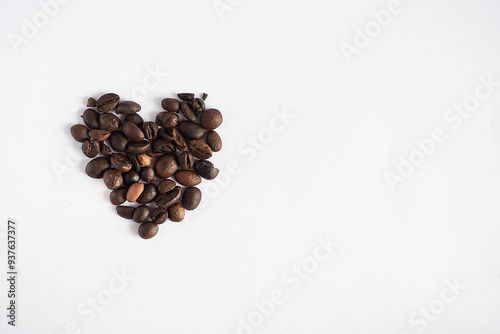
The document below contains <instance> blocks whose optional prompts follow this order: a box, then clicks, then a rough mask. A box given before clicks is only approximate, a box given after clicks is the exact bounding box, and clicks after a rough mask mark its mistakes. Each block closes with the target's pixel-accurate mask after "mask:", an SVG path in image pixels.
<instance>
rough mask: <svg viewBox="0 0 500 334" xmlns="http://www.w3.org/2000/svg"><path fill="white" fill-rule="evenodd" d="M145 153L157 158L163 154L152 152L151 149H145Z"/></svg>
mask: <svg viewBox="0 0 500 334" xmlns="http://www.w3.org/2000/svg"><path fill="white" fill-rule="evenodd" d="M146 154H147V155H148V156H149V157H151V158H158V157H161V156H162V155H163V153H162V152H153V151H147V152H146Z"/></svg>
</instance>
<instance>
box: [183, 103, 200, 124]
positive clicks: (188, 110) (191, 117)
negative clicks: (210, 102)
mask: <svg viewBox="0 0 500 334" xmlns="http://www.w3.org/2000/svg"><path fill="white" fill-rule="evenodd" d="M181 111H182V114H183V115H184V117H186V118H187V119H188V120H190V121H191V122H196V121H197V120H198V116H196V114H195V113H194V112H193V110H191V106H190V105H189V103H187V102H182V103H181Z"/></svg>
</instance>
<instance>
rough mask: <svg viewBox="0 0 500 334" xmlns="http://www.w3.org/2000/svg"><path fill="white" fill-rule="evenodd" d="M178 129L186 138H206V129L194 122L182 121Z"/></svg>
mask: <svg viewBox="0 0 500 334" xmlns="http://www.w3.org/2000/svg"><path fill="white" fill-rule="evenodd" d="M177 128H178V129H179V132H180V133H181V134H182V135H183V136H184V138H188V139H201V138H203V136H205V129H203V128H202V127H201V126H200V125H199V124H197V123H194V122H189V121H182V122H180V123H179V125H178V127H177Z"/></svg>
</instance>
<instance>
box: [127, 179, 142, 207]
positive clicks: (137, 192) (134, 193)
mask: <svg viewBox="0 0 500 334" xmlns="http://www.w3.org/2000/svg"><path fill="white" fill-rule="evenodd" d="M143 192H144V183H140V182H136V183H134V184H132V185H131V186H130V188H128V190H127V194H126V196H125V198H126V200H127V201H129V202H130V203H132V202H135V201H137V199H138V198H139V196H141V195H142V193H143Z"/></svg>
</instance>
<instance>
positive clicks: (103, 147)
mask: <svg viewBox="0 0 500 334" xmlns="http://www.w3.org/2000/svg"><path fill="white" fill-rule="evenodd" d="M100 146H101V153H102V155H104V156H105V157H110V156H111V155H112V154H113V152H111V149H110V148H109V146H108V145H106V144H104V142H101V143H100Z"/></svg>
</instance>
